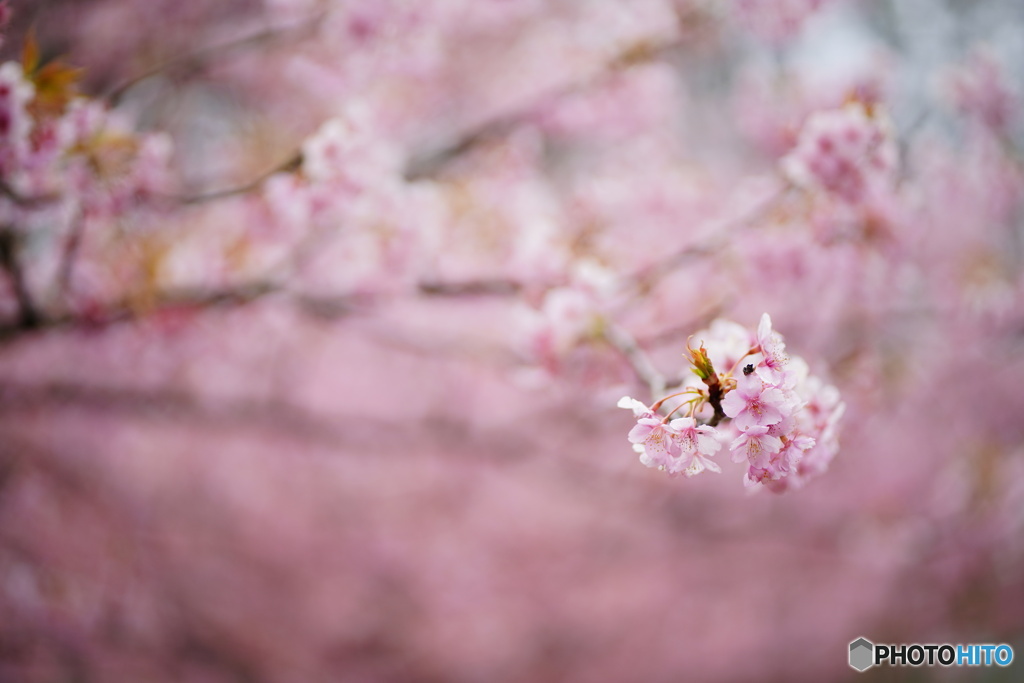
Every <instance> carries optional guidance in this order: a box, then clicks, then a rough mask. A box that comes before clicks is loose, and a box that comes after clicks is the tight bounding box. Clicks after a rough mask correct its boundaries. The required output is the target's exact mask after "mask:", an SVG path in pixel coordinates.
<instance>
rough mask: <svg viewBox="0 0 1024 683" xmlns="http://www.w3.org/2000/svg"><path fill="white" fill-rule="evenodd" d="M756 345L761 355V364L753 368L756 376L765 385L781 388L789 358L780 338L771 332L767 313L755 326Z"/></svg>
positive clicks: (769, 318)
mask: <svg viewBox="0 0 1024 683" xmlns="http://www.w3.org/2000/svg"><path fill="white" fill-rule="evenodd" d="M757 345H758V348H759V349H760V350H761V355H762V359H761V362H759V363H758V364H757V366H756V367H755V372H757V376H758V377H760V378H761V379H762V380H764V381H765V383H767V384H770V385H773V386H781V385H782V384H783V379H784V373H785V370H786V365H787V364H788V363H789V356H787V355H786V345H785V343H783V341H782V336H781V335H780V334H779V333H778V332H775V331H774V330H772V319H771V317H770V316H769V315H768V314H767V313H765V314H764V315H762V316H761V322H760V323H759V324H758V326H757Z"/></svg>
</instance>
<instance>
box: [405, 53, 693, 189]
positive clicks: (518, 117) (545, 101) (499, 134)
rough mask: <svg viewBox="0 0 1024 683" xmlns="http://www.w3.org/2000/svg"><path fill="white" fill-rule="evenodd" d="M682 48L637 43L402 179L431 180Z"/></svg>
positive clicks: (418, 164) (418, 163)
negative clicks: (582, 95)
mask: <svg viewBox="0 0 1024 683" xmlns="http://www.w3.org/2000/svg"><path fill="white" fill-rule="evenodd" d="M682 46H683V41H682V39H681V38H679V37H675V38H672V39H671V40H666V41H664V42H662V43H657V44H648V43H644V42H641V43H637V44H635V45H633V46H631V47H629V48H627V49H625V50H623V51H622V52H620V53H619V54H618V55H616V56H615V57H614V58H612V59H610V60H608V61H607V62H606V63H605V64H604V65H603V66H602V67H601V68H600V69H599V70H598V71H597V72H596V73H594V74H592V75H591V76H589V77H588V78H586V79H584V80H582V81H572V82H569V83H564V84H561V85H557V86H554V87H552V88H549V89H547V90H546V91H544V92H542V93H541V94H539V95H537V96H535V97H534V98H533V99H531V100H530V101H529V102H527V103H526V104H524V105H522V106H520V107H517V108H515V109H513V110H511V111H507V112H504V113H501V114H498V115H496V116H493V117H491V118H489V119H486V120H484V121H482V122H480V123H477V124H476V125H474V126H471V127H470V128H469V129H468V130H465V131H463V132H462V133H459V134H458V135H457V136H456V137H455V138H454V139H453V140H451V141H450V142H449V143H448V144H446V145H443V146H441V147H440V148H437V149H434V150H431V151H428V152H426V153H424V154H421V155H417V156H414V157H413V158H412V159H411V160H410V161H409V163H408V165H407V166H406V171H405V178H406V179H407V180H410V181H412V180H419V179H422V178H428V177H431V176H433V175H435V174H436V173H438V172H439V171H440V170H441V169H443V168H444V167H445V166H447V165H448V164H449V163H451V162H452V161H454V160H455V159H457V158H459V157H460V156H462V155H464V154H465V153H467V152H469V151H470V150H472V149H475V148H476V147H478V146H480V145H481V144H483V143H485V142H488V141H491V140H497V139H501V138H503V137H505V136H507V135H508V134H509V133H511V132H512V131H513V130H514V129H515V128H517V127H518V126H520V125H522V124H523V123H524V122H525V121H527V120H529V119H530V118H531V117H533V116H536V115H537V113H538V112H540V111H541V110H542V109H543V108H544V107H545V106H548V105H549V104H550V103H552V102H555V101H558V100H560V99H563V98H565V97H568V96H569V95H573V94H575V93H578V92H582V91H586V90H589V89H591V88H593V87H596V86H598V85H600V84H602V83H604V82H606V81H607V80H608V79H610V78H611V77H612V76H613V75H615V74H617V73H620V72H621V71H623V70H625V69H629V68H632V67H634V66H638V65H641V64H647V63H650V62H653V61H656V60H659V59H664V58H665V57H666V56H668V55H670V54H671V53H672V52H674V51H676V50H677V49H679V48H680V47H682Z"/></svg>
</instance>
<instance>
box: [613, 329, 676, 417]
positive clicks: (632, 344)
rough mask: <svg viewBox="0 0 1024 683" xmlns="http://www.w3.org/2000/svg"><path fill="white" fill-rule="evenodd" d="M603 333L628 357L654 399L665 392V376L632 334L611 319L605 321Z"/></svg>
mask: <svg viewBox="0 0 1024 683" xmlns="http://www.w3.org/2000/svg"><path fill="white" fill-rule="evenodd" d="M601 335H602V337H603V338H604V340H605V341H607V342H608V344H609V345H611V347H612V348H614V349H615V350H616V351H618V352H619V354H621V355H622V357H623V358H625V359H626V362H627V363H629V367H630V368H632V370H633V373H634V374H635V375H636V376H637V378H638V379H639V380H640V381H641V382H643V383H644V384H645V385H647V388H648V389H649V390H650V392H651V397H652V400H653V397H655V396H661V395H663V394H664V393H665V377H664V376H663V375H662V374H661V373H660V372H658V369H657V368H655V367H654V363H652V362H651V359H650V358H649V357H648V356H647V354H646V353H645V352H644V350H643V349H641V348H640V346H639V344H637V342H636V340H635V339H634V338H633V336H632V335H630V334H629V333H628V332H626V330H624V329H623V328H621V327H619V326H618V325H616V324H615V323H612V322H610V321H606V322H605V325H604V327H603V328H602V329H601Z"/></svg>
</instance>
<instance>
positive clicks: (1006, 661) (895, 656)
mask: <svg viewBox="0 0 1024 683" xmlns="http://www.w3.org/2000/svg"><path fill="white" fill-rule="evenodd" d="M1012 663H1013V648H1012V647H1010V646H1009V645H1007V644H1005V643H999V644H993V643H972V644H969V645H964V644H959V645H950V644H949V643H943V644H941V645H938V644H934V643H929V644H927V645H923V644H920V643H912V644H910V645H892V644H888V645H882V644H879V645H876V644H875V643H872V642H871V641H870V640H868V639H867V638H864V637H861V638H857V640H854V641H853V642H851V643H850V666H851V667H852V668H854V669H856V670H857V671H866V670H868V669H870V668H871V667H873V666H881V665H883V664H885V665H888V666H936V665H938V666H1010V664H1012Z"/></svg>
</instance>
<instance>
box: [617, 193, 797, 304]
mask: <svg viewBox="0 0 1024 683" xmlns="http://www.w3.org/2000/svg"><path fill="white" fill-rule="evenodd" d="M791 189H792V188H791V187H790V186H788V185H786V186H784V187H783V188H781V189H780V190H779V191H777V192H774V193H772V194H771V195H770V196H769V197H768V198H767V199H765V200H763V201H761V202H759V203H757V204H755V205H754V206H752V207H751V208H750V209H749V210H747V211H745V212H744V213H742V214H740V215H738V216H734V217H732V218H729V219H726V220H724V221H723V220H721V219H718V220H716V221H714V222H712V223H710V224H709V225H707V226H705V227H704V228H702V229H699V230H698V231H697V232H699V233H706V232H711V233H712V234H711V236H710V237H708V238H706V239H704V240H703V241H700V242H694V243H691V244H686V245H684V246H682V247H680V248H678V249H677V250H676V251H674V252H672V253H670V254H669V255H668V256H665V257H664V258H662V259H660V260H658V261H656V262H655V263H653V264H651V265H649V266H646V267H644V268H642V269H640V270H638V271H637V272H636V273H634V274H633V276H632V277H630V278H628V281H629V282H631V283H632V288H633V292H634V294H637V295H639V294H643V293H645V292H647V291H649V290H650V289H651V288H653V287H654V286H655V285H656V284H657V283H658V282H659V281H660V280H661V279H662V278H664V277H666V276H667V275H669V274H671V273H672V272H673V271H675V270H677V269H679V268H681V267H683V266H685V265H687V264H689V263H693V262H695V261H699V260H701V259H703V258H706V257H708V256H714V255H715V254H717V253H719V252H720V251H722V250H723V249H724V248H725V247H727V246H728V245H729V241H730V239H731V238H732V236H733V235H732V233H733V232H734V231H736V230H739V229H741V228H744V227H746V226H748V225H750V224H751V223H754V222H755V221H757V220H760V219H762V218H763V217H764V216H765V215H766V214H767V213H768V212H769V211H771V210H772V209H774V208H775V207H777V206H778V205H779V203H781V201H782V200H783V199H784V198H785V197H786V196H787V195H788V194H789V192H790V190H791Z"/></svg>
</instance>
